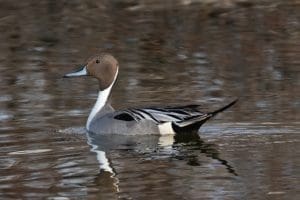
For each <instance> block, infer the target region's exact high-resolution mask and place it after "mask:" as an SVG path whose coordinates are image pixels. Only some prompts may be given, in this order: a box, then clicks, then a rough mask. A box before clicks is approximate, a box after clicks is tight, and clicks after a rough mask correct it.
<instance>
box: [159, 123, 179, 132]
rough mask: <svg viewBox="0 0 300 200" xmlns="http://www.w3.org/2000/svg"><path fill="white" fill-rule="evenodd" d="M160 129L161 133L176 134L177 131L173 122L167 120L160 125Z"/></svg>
mask: <svg viewBox="0 0 300 200" xmlns="http://www.w3.org/2000/svg"><path fill="white" fill-rule="evenodd" d="M158 130H159V133H160V134H161V135H174V134H175V131H174V129H173V127H172V122H165V123H163V124H159V125H158Z"/></svg>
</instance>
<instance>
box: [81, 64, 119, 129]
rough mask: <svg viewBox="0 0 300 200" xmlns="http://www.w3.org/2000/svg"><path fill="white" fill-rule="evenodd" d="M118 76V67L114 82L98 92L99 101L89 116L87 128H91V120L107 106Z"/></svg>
mask: <svg viewBox="0 0 300 200" xmlns="http://www.w3.org/2000/svg"><path fill="white" fill-rule="evenodd" d="M117 76H118V69H117V71H116V74H115V77H114V80H113V82H112V84H111V85H110V86H109V87H108V88H106V89H105V90H103V91H99V93H98V98H97V101H96V103H95V105H94V107H93V109H92V111H91V113H90V115H89V117H88V120H87V122H86V129H87V130H89V129H90V125H91V122H92V120H93V119H94V117H95V116H96V114H97V113H98V112H99V111H100V110H101V109H102V108H103V107H104V106H105V104H106V102H107V99H108V97H109V94H110V91H111V88H112V86H113V85H114V83H115V81H116V79H117Z"/></svg>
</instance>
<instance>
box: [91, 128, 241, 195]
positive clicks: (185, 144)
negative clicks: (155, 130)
mask: <svg viewBox="0 0 300 200" xmlns="http://www.w3.org/2000/svg"><path fill="white" fill-rule="evenodd" d="M88 143H89V145H91V151H92V152H95V153H96V154H97V160H98V162H99V167H100V173H99V175H98V176H97V179H96V180H95V181H97V182H98V183H99V182H100V183H101V184H103V181H104V182H105V183H106V185H105V187H108V185H107V183H110V189H111V190H114V191H116V192H118V191H119V178H118V176H117V172H116V170H114V167H113V165H114V164H113V163H114V162H115V163H118V166H119V167H120V165H121V166H122V167H125V168H126V167H130V166H131V167H132V166H135V162H136V160H141V159H142V160H148V159H149V160H154V161H155V160H157V161H161V160H166V159H167V161H168V162H167V163H169V159H175V160H184V161H186V164H187V165H191V166H195V167H197V166H201V158H200V157H199V156H200V155H201V154H202V155H203V154H204V155H205V156H206V157H209V158H212V159H213V160H215V161H218V162H220V164H221V165H223V166H224V167H225V168H226V170H227V172H228V173H229V174H232V175H235V176H236V175H237V174H236V173H235V171H234V169H233V167H232V166H230V165H229V164H228V162H227V161H226V160H224V159H221V158H220V157H219V153H218V151H217V150H216V149H215V148H214V145H213V144H207V143H205V142H204V141H203V140H201V139H200V137H199V135H198V134H182V135H179V134H178V135H176V136H175V137H174V136H172V135H165V136H157V135H143V136H118V135H114V136H111V135H98V134H93V133H89V134H88ZM111 152H113V154H118V156H117V157H118V158H116V159H114V158H112V157H113V156H112V157H111V156H110V153H111ZM123 154H124V155H123ZM123 156H125V157H126V159H125V158H124V157H123ZM127 158H133V160H130V159H127ZM110 159H111V160H110ZM131 161H133V163H130V162H131ZM134 161H135V162H134ZM122 162H124V163H122ZM170 165H171V163H170ZM139 167H141V165H139ZM171 168H172V167H171ZM119 173H120V172H119Z"/></svg>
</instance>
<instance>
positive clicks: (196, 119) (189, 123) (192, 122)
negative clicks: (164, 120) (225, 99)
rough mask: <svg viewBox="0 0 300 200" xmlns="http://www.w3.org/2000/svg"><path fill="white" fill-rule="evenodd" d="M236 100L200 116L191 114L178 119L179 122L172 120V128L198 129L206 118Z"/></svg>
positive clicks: (228, 106)
mask: <svg viewBox="0 0 300 200" xmlns="http://www.w3.org/2000/svg"><path fill="white" fill-rule="evenodd" d="M237 101H238V99H235V100H234V101H232V102H231V103H229V104H227V105H226V106H224V107H222V108H220V109H218V110H215V111H213V112H208V113H205V114H203V115H200V116H193V117H191V118H189V119H185V120H183V121H179V122H173V123H172V126H173V129H174V130H175V132H193V131H198V129H199V128H200V126H201V125H202V124H204V123H205V122H206V121H207V120H209V119H210V118H212V117H214V116H215V115H216V114H218V113H220V112H222V111H224V110H226V109H227V108H230V107H231V106H233V105H234V104H235V103H236V102H237Z"/></svg>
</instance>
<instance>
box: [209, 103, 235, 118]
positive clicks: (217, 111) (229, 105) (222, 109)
mask: <svg viewBox="0 0 300 200" xmlns="http://www.w3.org/2000/svg"><path fill="white" fill-rule="evenodd" d="M238 100H239V99H235V100H234V101H232V102H231V103H229V104H227V105H226V106H224V107H222V108H220V109H218V110H215V111H213V112H209V113H208V114H211V115H212V117H213V116H215V115H216V114H218V113H219V112H222V111H224V110H226V109H227V108H230V107H231V106H233V105H234V104H235V103H236V102H237V101H238Z"/></svg>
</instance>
